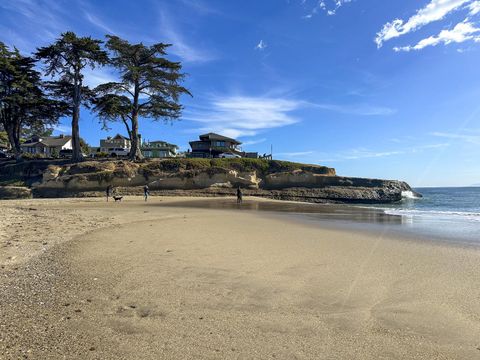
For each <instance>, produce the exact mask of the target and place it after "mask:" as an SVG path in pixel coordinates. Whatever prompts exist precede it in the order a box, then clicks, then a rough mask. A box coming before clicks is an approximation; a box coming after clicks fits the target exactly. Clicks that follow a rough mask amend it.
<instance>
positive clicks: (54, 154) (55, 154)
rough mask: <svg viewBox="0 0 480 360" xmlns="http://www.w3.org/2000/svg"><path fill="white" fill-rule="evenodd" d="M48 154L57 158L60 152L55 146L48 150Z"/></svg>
mask: <svg viewBox="0 0 480 360" xmlns="http://www.w3.org/2000/svg"><path fill="white" fill-rule="evenodd" d="M50 156H51V157H52V158H54V159H57V158H58V157H59V156H60V154H59V152H58V150H57V149H56V148H54V149H52V151H51V152H50Z"/></svg>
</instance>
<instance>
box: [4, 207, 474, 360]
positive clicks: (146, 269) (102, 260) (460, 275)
mask: <svg viewBox="0 0 480 360" xmlns="http://www.w3.org/2000/svg"><path fill="white" fill-rule="evenodd" d="M125 200H126V201H125V202H124V203H108V204H107V203H106V202H104V201H103V202H101V201H97V200H92V199H88V200H85V199H84V200H67V201H62V200H60V201H58V200H52V201H42V200H37V201H31V202H28V203H24V205H22V204H12V203H10V204H12V207H18V208H22V209H28V208H29V207H32V206H35V207H36V208H37V210H31V212H38V214H36V215H38V216H32V217H31V218H29V219H28V220H29V221H30V222H31V225H34V224H35V222H37V223H38V222H39V223H41V221H43V220H45V218H44V217H43V215H44V213H43V212H45V215H48V216H50V218H47V219H50V220H51V221H60V220H65V219H69V218H70V220H72V224H75V223H76V222H78V223H79V227H80V229H79V232H80V233H79V234H73V232H65V231H64V238H62V239H59V241H58V242H54V240H52V244H51V246H47V248H46V250H45V251H43V250H40V252H36V253H35V255H33V256H30V257H29V258H28V260H25V261H24V262H21V261H18V262H17V263H16V265H15V267H17V269H14V268H13V267H12V266H8V267H6V268H3V269H1V270H0V272H1V274H2V277H1V280H0V287H1V290H2V291H0V301H1V302H2V304H4V309H7V311H5V312H3V313H2V316H0V327H1V328H2V329H7V331H5V332H4V331H2V332H1V335H0V340H2V341H0V357H2V356H3V357H4V358H6V359H10V358H11V359H16V358H18V357H20V356H24V355H26V356H27V357H28V358H52V359H57V358H63V356H67V357H70V358H82V359H98V358H102V359H157V358H162V357H163V358H185V359H198V358H200V359H217V358H222V359H238V358H271V357H273V356H275V357H276V358H282V359H290V358H294V357H297V358H305V359H313V358H335V357H337V358H365V359H377V358H393V359H396V358H398V359H401V358H412V359H430V358H464V359H470V358H472V359H473V358H476V357H478V355H479V354H480V350H478V349H477V348H479V347H480V343H478V338H479V337H480V318H478V314H479V313H480V305H479V304H478V301H477V299H478V297H479V296H480V290H479V289H478V286H476V284H477V281H476V274H478V271H479V270H480V269H479V261H478V260H479V258H480V251H478V249H474V248H466V247H455V246H450V245H447V244H442V243H440V242H436V243H428V242H415V241H412V242H410V241H401V239H398V238H397V237H394V236H392V235H391V234H388V235H387V236H385V237H384V238H378V237H375V236H373V235H372V234H367V233H364V232H358V231H352V230H351V229H335V230H333V229H329V228H324V227H322V226H318V224H315V225H313V224H312V225H307V224H305V223H302V222H299V221H297V220H295V219H291V218H290V220H289V221H286V220H287V218H286V217H284V216H275V215H273V216H272V215H271V214H270V213H267V212H262V213H260V212H252V211H241V212H232V211H225V210H219V209H211V210H209V211H204V210H203V209H199V208H188V207H173V206H162V205H167V204H168V203H170V202H171V203H178V202H181V201H178V198H174V199H158V198H154V199H152V201H151V202H149V203H147V204H145V203H144V202H143V201H140V199H139V198H126V199H125ZM191 200H192V199H188V198H187V199H184V201H191ZM196 201H198V200H196ZM200 201H202V200H200ZM32 203H33V204H35V205H32ZM1 205H2V209H3V208H4V207H3V205H4V204H1ZM54 210H55V211H54ZM106 210H109V211H110V212H109V214H108V217H106V220H105V221H101V220H102V219H100V218H99V214H105V211H106ZM30 215H31V214H30ZM42 219H43V220H42ZM90 219H96V223H93V225H88V224H89V223H88V221H92V220H90ZM65 224H69V222H65ZM72 226H73V225H72ZM89 227H90V228H89ZM58 228H59V226H58V225H57V226H56V227H54V228H52V229H51V231H50V233H49V234H47V233H45V236H51V237H54V236H55V233H54V232H55V231H58V230H59V229H58ZM28 229H29V228H27V230H28ZM86 229H87V230H88V231H87V232H85V230H86ZM80 230H82V231H80ZM22 231H23V230H22ZM23 236H24V240H25V241H27V239H32V238H34V237H35V236H36V235H35V234H34V232H31V233H30V232H28V231H27V232H25V233H23ZM67 236H71V238H70V239H68V238H67ZM399 240H400V241H399ZM2 249H3V248H2ZM37 255H39V256H37ZM25 259H27V258H25ZM32 339H35V341H32ZM273 339H274V340H275V341H272V340H273ZM6 345H8V347H6Z"/></svg>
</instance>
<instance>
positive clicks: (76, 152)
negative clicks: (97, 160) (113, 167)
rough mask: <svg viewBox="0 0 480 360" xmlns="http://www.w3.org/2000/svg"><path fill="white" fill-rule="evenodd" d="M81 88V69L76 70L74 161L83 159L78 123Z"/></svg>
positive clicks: (73, 123) (73, 117) (73, 120)
mask: <svg viewBox="0 0 480 360" xmlns="http://www.w3.org/2000/svg"><path fill="white" fill-rule="evenodd" d="M81 89H82V83H81V81H80V74H79V71H75V79H74V89H73V91H74V93H73V114H72V162H78V161H82V160H83V155H82V148H81V146H80V129H79V125H78V122H79V120H80V102H81V96H82V95H81Z"/></svg>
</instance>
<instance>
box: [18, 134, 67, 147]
mask: <svg viewBox="0 0 480 360" xmlns="http://www.w3.org/2000/svg"><path fill="white" fill-rule="evenodd" d="M70 140H72V137H71V136H45V137H41V138H39V139H38V141H36V139H34V138H31V139H29V140H27V141H26V142H24V143H23V144H22V146H30V147H31V146H37V145H43V146H64V145H65V144H66V143H68V142H69V141H70Z"/></svg>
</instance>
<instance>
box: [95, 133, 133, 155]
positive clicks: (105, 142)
mask: <svg viewBox="0 0 480 360" xmlns="http://www.w3.org/2000/svg"><path fill="white" fill-rule="evenodd" d="M131 147H132V144H131V141H130V138H128V137H125V136H123V135H120V134H117V135H115V136H114V137H111V136H108V137H107V138H106V139H100V151H101V152H104V153H110V152H111V151H114V149H123V150H125V151H130V148H131Z"/></svg>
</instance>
